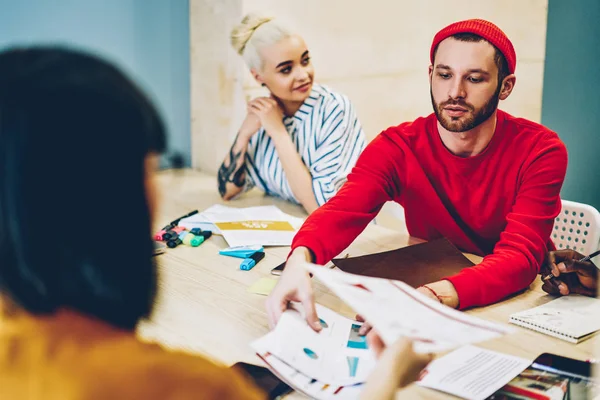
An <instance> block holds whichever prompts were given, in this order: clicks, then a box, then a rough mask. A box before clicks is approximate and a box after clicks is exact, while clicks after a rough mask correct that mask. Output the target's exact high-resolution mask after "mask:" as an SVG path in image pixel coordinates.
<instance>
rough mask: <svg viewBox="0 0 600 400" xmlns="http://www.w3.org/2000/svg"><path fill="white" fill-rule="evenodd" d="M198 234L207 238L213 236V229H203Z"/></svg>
mask: <svg viewBox="0 0 600 400" xmlns="http://www.w3.org/2000/svg"><path fill="white" fill-rule="evenodd" d="M198 236H202V237H203V238H204V240H207V239H208V238H209V237H211V236H212V231H202V232H200V233H199V234H198Z"/></svg>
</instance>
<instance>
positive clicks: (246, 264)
mask: <svg viewBox="0 0 600 400" xmlns="http://www.w3.org/2000/svg"><path fill="white" fill-rule="evenodd" d="M263 258H265V252H264V251H257V252H256V253H254V254H252V255H251V256H250V257H248V258H246V259H245V260H244V261H242V263H241V264H240V269H241V270H242V271H250V270H251V269H252V268H254V266H255V265H256V264H258V262H259V261H260V260H262V259H263Z"/></svg>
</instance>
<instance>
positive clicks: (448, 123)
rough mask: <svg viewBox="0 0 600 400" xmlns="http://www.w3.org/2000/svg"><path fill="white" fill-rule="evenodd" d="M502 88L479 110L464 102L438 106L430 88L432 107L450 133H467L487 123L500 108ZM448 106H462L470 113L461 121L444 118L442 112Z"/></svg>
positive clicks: (446, 102) (459, 101)
mask: <svg viewBox="0 0 600 400" xmlns="http://www.w3.org/2000/svg"><path fill="white" fill-rule="evenodd" d="M500 88H501V85H498V88H497V89H496V92H495V93H494V94H493V95H492V97H490V99H489V100H488V101H487V102H486V103H485V104H484V106H483V107H481V108H479V109H477V110H476V109H475V107H473V106H472V105H471V104H468V103H466V102H464V101H462V100H447V101H445V102H443V103H441V104H439V105H438V104H436V103H435V100H434V99H433V91H432V90H431V86H430V87H429V94H430V95H431V105H432V106H433V111H434V112H435V116H436V117H437V120H438V121H440V124H441V125H442V126H443V127H444V129H446V130H448V131H450V132H466V131H470V130H471V129H473V128H475V127H477V126H479V125H481V124H482V123H483V122H485V121H487V119H488V118H489V117H490V116H491V115H492V114H493V113H494V111H496V109H497V108H498V103H499V102H500V98H499V95H500ZM447 106H460V107H463V108H466V109H467V110H468V113H466V114H465V116H466V119H463V120H462V121H461V120H459V119H458V118H456V119H454V118H453V117H444V116H443V115H442V112H443V110H444V107H447Z"/></svg>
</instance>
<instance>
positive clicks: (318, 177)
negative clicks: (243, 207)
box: [218, 15, 366, 213]
mask: <svg viewBox="0 0 600 400" xmlns="http://www.w3.org/2000/svg"><path fill="white" fill-rule="evenodd" d="M231 43H232V45H233V47H234V49H235V50H236V51H237V52H238V53H239V54H240V55H241V56H242V58H243V59H244V61H245V62H246V64H247V66H248V68H250V72H251V73H252V75H253V76H254V78H255V79H256V81H257V82H259V83H260V84H261V85H262V86H264V87H266V88H267V89H268V90H269V92H270V96H269V97H258V98H255V99H253V100H252V101H250V102H249V103H248V106H247V115H246V118H245V120H244V122H243V123H242V126H241V127H240V129H239V131H238V133H237V136H236V138H235V141H234V142H233V145H232V147H231V150H230V151H229V154H228V155H227V156H226V157H225V160H224V161H223V164H222V165H221V168H220V169H219V174H218V184H219V192H220V193H221V196H222V197H223V198H224V199H232V198H234V197H236V196H237V195H239V194H240V193H242V192H244V191H246V190H249V189H250V188H252V187H254V186H257V187H258V188H259V189H261V190H262V191H264V192H265V193H266V194H269V195H274V196H278V197H281V198H283V199H285V200H288V201H291V202H294V203H298V204H301V205H302V206H303V207H304V208H305V209H306V211H308V212H309V213H311V212H312V211H314V210H315V209H317V208H318V207H319V206H321V205H322V204H324V203H325V202H326V201H327V200H329V199H330V198H331V197H333V195H334V194H335V193H336V192H337V191H338V190H339V189H340V187H341V186H342V185H343V184H344V183H345V182H346V177H347V175H348V173H349V172H350V171H351V170H352V168H353V167H354V164H355V163H356V160H357V159H358V156H359V155H360V153H361V152H362V150H363V149H364V147H365V144H366V140H365V135H364V132H363V130H362V127H361V124H360V122H359V120H358V118H357V116H356V113H355V110H354V107H353V105H352V104H351V102H350V101H349V100H348V98H347V97H346V96H344V95H342V94H339V93H337V92H334V91H332V90H331V89H330V88H328V87H326V86H323V85H319V84H317V83H315V81H314V78H315V71H314V68H313V65H312V63H311V62H310V54H309V50H308V47H307V46H306V43H305V42H304V40H303V39H302V37H300V36H299V35H297V34H295V33H293V32H292V31H291V30H289V29H288V28H286V27H284V26H283V25H281V24H279V23H278V22H276V21H275V20H273V19H272V18H265V17H260V16H256V15H247V16H246V17H245V18H244V19H243V20H242V22H241V24H239V25H238V26H236V27H235V28H234V29H233V31H232V33H231Z"/></svg>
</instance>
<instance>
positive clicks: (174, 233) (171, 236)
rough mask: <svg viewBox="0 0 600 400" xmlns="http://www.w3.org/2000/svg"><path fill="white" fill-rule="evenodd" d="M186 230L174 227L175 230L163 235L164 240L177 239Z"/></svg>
mask: <svg viewBox="0 0 600 400" xmlns="http://www.w3.org/2000/svg"><path fill="white" fill-rule="evenodd" d="M184 230H185V229H184V228H183V227H181V226H174V227H173V229H171V230H170V231H168V232H167V233H165V234H164V235H163V238H162V240H171V239H175V238H176V237H177V236H179V234H180V233H181V232H183V231H184Z"/></svg>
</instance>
